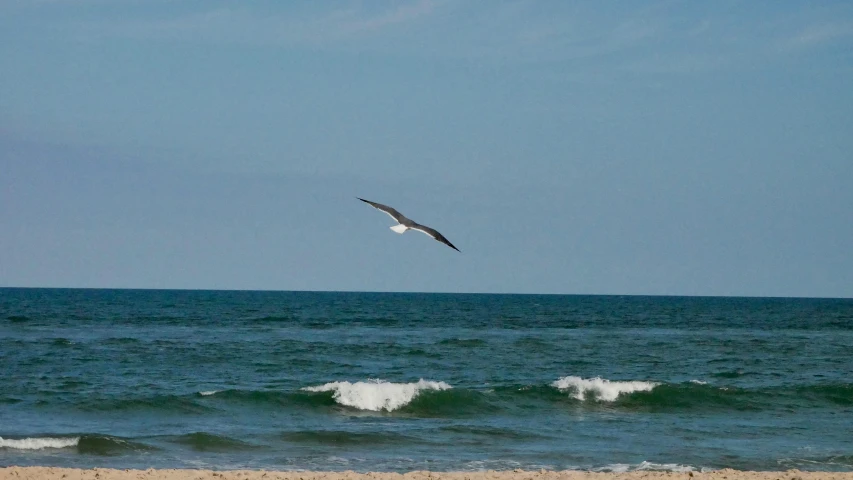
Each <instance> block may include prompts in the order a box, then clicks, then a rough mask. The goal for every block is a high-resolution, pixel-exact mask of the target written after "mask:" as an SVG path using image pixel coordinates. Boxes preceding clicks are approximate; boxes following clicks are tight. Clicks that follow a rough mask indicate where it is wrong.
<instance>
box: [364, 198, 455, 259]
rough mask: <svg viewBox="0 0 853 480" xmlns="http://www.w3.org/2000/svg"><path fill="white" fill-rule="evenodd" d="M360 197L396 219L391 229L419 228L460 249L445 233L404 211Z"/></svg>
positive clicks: (420, 230)
mask: <svg viewBox="0 0 853 480" xmlns="http://www.w3.org/2000/svg"><path fill="white" fill-rule="evenodd" d="M355 198H358V197H355ZM358 199H359V200H361V201H362V202H364V203H366V204H368V205H370V206H371V207H373V208H375V209H377V210H379V211H381V212H385V213H387V214H388V215H390V216H391V218H393V219H394V220H396V221H397V225H394V226H393V227H390V228H391V230H394V231H395V232H397V233H403V232H405V231H406V230H409V229H411V230H417V231H419V232H423V233H426V234H427V235H429V236H430V237H432V238H434V239H435V240H438V241H439V242H441V243H443V244H445V245H447V246H448V247H450V248H452V249H454V250H456V251H457V252H458V251H460V250H459V249H458V248H456V247H454V246H453V244H452V243H450V242H449V241H448V240H447V239H446V238H444V235H442V234H440V233H438V231H437V230H435V229H433V228H429V227H427V226H425V225H421V224H419V223H416V222H413V221H411V220H409V219H408V218H406V216H405V215H403V214H402V213H400V212H398V211H397V210H394V209H393V208H391V207H389V206H387V205H382V204H381V203H376V202H371V201H370V200H365V199H363V198H358Z"/></svg>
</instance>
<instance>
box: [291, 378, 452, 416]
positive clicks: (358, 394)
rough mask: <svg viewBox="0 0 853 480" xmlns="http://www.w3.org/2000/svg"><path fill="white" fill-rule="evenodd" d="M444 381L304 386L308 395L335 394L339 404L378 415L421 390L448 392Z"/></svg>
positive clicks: (409, 400) (413, 396) (404, 403)
mask: <svg viewBox="0 0 853 480" xmlns="http://www.w3.org/2000/svg"><path fill="white" fill-rule="evenodd" d="M449 388H452V387H451V386H450V385H448V384H446V383H444V382H433V381H430V380H424V379H420V380H419V381H418V382H417V383H391V382H386V381H384V380H368V381H367V382H356V383H350V382H332V383H327V384H325V385H320V386H317V387H305V388H303V389H302V390H305V391H308V392H334V395H333V398H334V399H335V401H336V402H338V403H339V404H341V405H346V406H348V407H354V408H358V409H359V410H372V411H374V412H378V411H380V410H387V411H389V412H391V411H394V410H397V409H398V408H400V407H403V406H405V405H407V404H408V403H409V402H411V401H412V400H413V399H414V398H415V397H416V396H418V394H419V393H420V392H421V391H423V390H447V389H449Z"/></svg>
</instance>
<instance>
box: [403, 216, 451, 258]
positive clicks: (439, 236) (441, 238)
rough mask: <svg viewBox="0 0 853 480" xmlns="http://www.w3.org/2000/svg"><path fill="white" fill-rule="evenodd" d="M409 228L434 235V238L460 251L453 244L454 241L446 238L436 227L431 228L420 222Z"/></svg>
mask: <svg viewBox="0 0 853 480" xmlns="http://www.w3.org/2000/svg"><path fill="white" fill-rule="evenodd" d="M409 228H411V229H412V230H417V231H419V232H423V233H426V234H427V235H429V236H430V237H432V238H434V239H436V240H438V241H439V242H441V243H443V244H445V245H447V246H448V247H450V248H452V249H454V250H456V251H457V252H459V251H460V250H459V249H458V248H456V247H454V246H453V244H452V243H450V241H449V240H447V239H446V238H444V235H442V234H440V233H438V230H436V229H434V228H429V227H427V226H425V225H421V224H418V223H416V224H414V225H413V226H411V227H409Z"/></svg>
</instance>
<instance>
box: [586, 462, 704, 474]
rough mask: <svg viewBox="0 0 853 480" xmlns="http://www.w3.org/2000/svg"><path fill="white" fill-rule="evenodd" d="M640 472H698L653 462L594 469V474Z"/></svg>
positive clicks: (613, 465) (673, 464)
mask: <svg viewBox="0 0 853 480" xmlns="http://www.w3.org/2000/svg"><path fill="white" fill-rule="evenodd" d="M638 470H650V471H659V472H685V473H686V472H695V471H696V470H695V469H694V468H693V467H691V466H689V465H679V464H677V463H652V462H645V461H644V462H641V463H638V464H636V465H631V464H628V463H614V464H612V465H607V466H604V467H601V468H594V469H592V471H593V472H613V473H625V472H634V471H638ZM700 471H704V469H700Z"/></svg>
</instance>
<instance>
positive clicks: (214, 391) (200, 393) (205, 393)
mask: <svg viewBox="0 0 853 480" xmlns="http://www.w3.org/2000/svg"><path fill="white" fill-rule="evenodd" d="M217 393H219V390H207V391H204V392H198V394H199V395H201V396H202V397H209V396H211V395H215V394H217Z"/></svg>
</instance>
